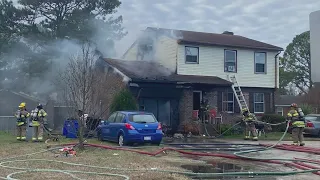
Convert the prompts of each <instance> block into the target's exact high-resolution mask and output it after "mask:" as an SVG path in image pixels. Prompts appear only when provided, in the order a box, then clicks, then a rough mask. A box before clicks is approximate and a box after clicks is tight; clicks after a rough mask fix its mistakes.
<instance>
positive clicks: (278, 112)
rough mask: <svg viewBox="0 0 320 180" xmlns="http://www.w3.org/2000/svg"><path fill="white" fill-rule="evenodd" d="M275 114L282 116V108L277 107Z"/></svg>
mask: <svg viewBox="0 0 320 180" xmlns="http://www.w3.org/2000/svg"><path fill="white" fill-rule="evenodd" d="M277 114H279V115H281V116H283V108H282V107H277Z"/></svg>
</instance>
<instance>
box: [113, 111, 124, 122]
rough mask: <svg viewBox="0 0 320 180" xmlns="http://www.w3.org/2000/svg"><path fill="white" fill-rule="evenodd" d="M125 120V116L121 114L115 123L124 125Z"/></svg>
mask: <svg viewBox="0 0 320 180" xmlns="http://www.w3.org/2000/svg"><path fill="white" fill-rule="evenodd" d="M123 118H124V115H123V114H121V113H118V115H117V117H116V120H115V123H122V121H123Z"/></svg>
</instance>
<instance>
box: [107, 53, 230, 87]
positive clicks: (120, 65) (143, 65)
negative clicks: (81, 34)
mask: <svg viewBox="0 0 320 180" xmlns="http://www.w3.org/2000/svg"><path fill="white" fill-rule="evenodd" d="M104 60H105V61H106V62H107V63H108V64H109V65H110V66H112V67H114V68H116V69H118V70H119V71H120V72H122V73H123V74H125V75H126V76H128V77H129V78H131V79H132V80H135V81H153V82H168V83H193V84H197V83H199V84H212V85H227V86H229V85H231V82H229V81H227V80H224V79H222V78H219V77H216V76H194V75H178V74H175V73H172V72H170V71H169V70H168V69H167V68H165V67H164V66H162V65H160V64H159V63H157V62H152V61H126V60H118V59H110V58H106V59H104Z"/></svg>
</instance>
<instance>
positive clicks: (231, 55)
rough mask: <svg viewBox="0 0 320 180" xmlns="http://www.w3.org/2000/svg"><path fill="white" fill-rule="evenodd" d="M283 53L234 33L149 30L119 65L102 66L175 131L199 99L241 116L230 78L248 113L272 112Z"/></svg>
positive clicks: (115, 62)
mask: <svg viewBox="0 0 320 180" xmlns="http://www.w3.org/2000/svg"><path fill="white" fill-rule="evenodd" d="M281 51H283V49H282V48H280V47H277V46H273V45H270V44H266V43H263V42H259V41H256V40H252V39H249V38H246V37H243V36H239V35H234V34H233V33H232V32H224V33H222V34H214V33H203V32H192V31H182V30H170V29H159V28H147V29H146V30H145V31H144V33H143V34H142V36H141V37H139V38H138V39H137V40H136V41H135V42H134V43H133V44H132V46H131V47H130V48H129V49H128V50H127V51H126V53H125V54H124V55H123V57H122V60H114V59H105V61H106V62H107V64H108V65H109V67H110V68H111V69H115V72H121V75H122V77H123V76H126V78H123V79H126V81H125V82H126V83H127V84H128V87H130V89H131V90H132V92H134V94H135V95H136V97H137V99H138V102H139V105H140V108H141V109H144V110H148V111H151V112H153V113H154V114H155V115H156V116H157V118H158V119H159V121H162V122H165V123H167V124H170V125H172V126H173V127H177V126H178V124H179V123H180V122H182V121H184V120H190V119H192V113H193V110H198V109H199V108H200V102H201V101H202V100H203V99H205V100H208V102H209V105H210V107H211V108H214V107H216V108H217V110H218V111H219V112H224V113H226V114H230V115H233V114H239V113H240V108H239V105H238V104H237V101H236V98H235V95H234V93H233V91H232V89H231V85H232V83H231V82H230V81H228V75H234V74H235V75H236V77H237V79H238V83H239V84H240V86H241V89H242V92H243V94H244V96H245V99H246V101H247V104H248V106H249V108H250V111H251V112H254V113H256V114H263V113H273V112H274V111H275V110H274V107H275V106H274V98H275V96H274V95H275V91H276V89H277V88H278V86H279V72H278V63H279V62H278V58H277V57H278V55H279V53H280V52H281ZM111 74H112V73H111ZM121 87H125V86H121ZM116 89H119V88H116ZM110 96H112V94H110ZM110 98H111V97H110Z"/></svg>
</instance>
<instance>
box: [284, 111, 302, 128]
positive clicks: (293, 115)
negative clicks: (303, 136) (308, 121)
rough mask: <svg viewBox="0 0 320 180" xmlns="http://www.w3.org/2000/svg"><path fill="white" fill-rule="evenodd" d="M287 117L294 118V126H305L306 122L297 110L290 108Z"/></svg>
mask: <svg viewBox="0 0 320 180" xmlns="http://www.w3.org/2000/svg"><path fill="white" fill-rule="evenodd" d="M287 117H288V118H289V119H291V120H292V126H293V127H305V122H304V121H301V120H300V117H299V113H298V111H297V110H290V111H289V112H288V114H287Z"/></svg>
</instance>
